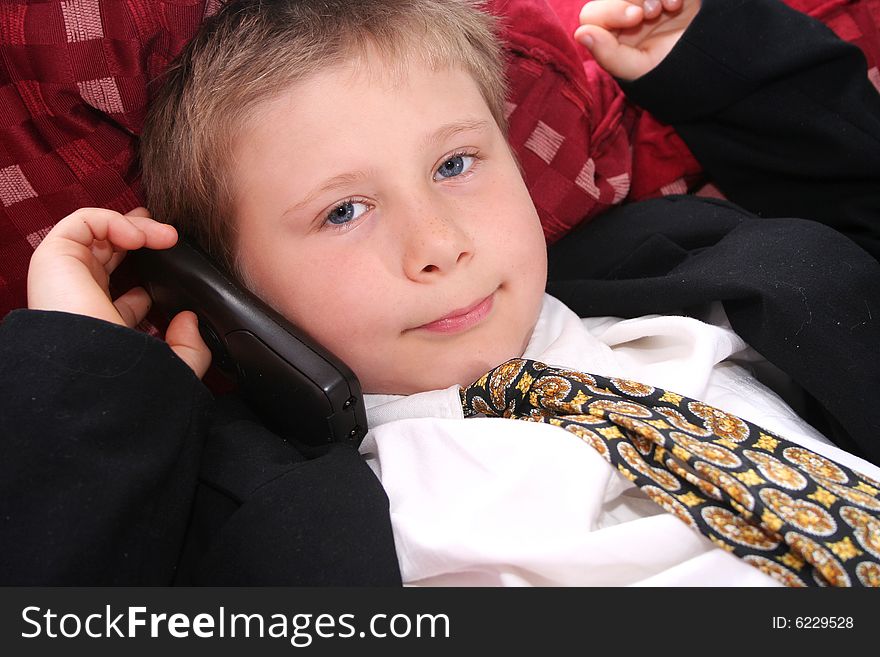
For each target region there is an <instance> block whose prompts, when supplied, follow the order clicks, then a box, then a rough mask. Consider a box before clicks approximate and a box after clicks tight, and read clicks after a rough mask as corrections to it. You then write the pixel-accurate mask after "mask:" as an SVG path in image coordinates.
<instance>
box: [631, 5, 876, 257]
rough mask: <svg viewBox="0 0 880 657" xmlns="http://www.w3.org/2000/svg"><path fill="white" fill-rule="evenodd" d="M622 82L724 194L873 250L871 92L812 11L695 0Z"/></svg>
mask: <svg viewBox="0 0 880 657" xmlns="http://www.w3.org/2000/svg"><path fill="white" fill-rule="evenodd" d="M622 86H623V88H624V89H625V91H626V93H627V95H628V96H629V97H630V99H632V100H633V101H634V102H636V103H638V104H639V105H641V106H643V107H644V108H646V109H647V110H648V111H650V112H652V113H653V114H654V115H656V116H657V117H658V118H660V119H661V120H662V121H665V122H668V123H671V124H673V125H674V126H675V128H676V130H677V131H678V133H679V134H680V135H681V136H682V137H683V138H684V140H685V142H686V143H687V144H688V146H689V147H690V149H691V150H692V152H693V153H694V155H695V156H696V157H697V159H698V160H699V161H700V163H701V164H702V165H703V167H704V168H705V169H706V171H707V172H708V174H709V176H710V178H711V179H712V180H713V181H715V182H716V184H717V185H718V187H719V188H720V189H721V191H723V192H724V193H725V195H726V196H727V197H728V198H730V199H731V200H733V201H734V202H736V203H738V204H740V205H742V206H744V207H746V208H748V209H749V210H751V211H752V212H755V213H757V214H759V215H761V216H772V217H781V216H786V217H801V218H806V219H814V220H817V221H821V222H823V223H825V224H828V225H829V226H832V227H833V228H836V229H837V230H839V231H841V232H842V233H844V234H846V235H848V236H849V237H851V238H852V239H854V240H855V241H856V242H858V243H859V244H860V245H861V246H862V247H863V248H865V249H866V250H867V251H869V252H870V253H872V254H873V255H874V256H875V257H877V258H880V95H878V93H877V90H876V89H875V88H874V87H873V85H872V84H871V82H870V81H869V79H868V76H867V71H866V66H865V59H864V56H863V54H862V52H861V51H860V50H859V49H858V48H857V47H855V46H853V45H850V44H848V43H846V42H844V41H841V40H840V39H838V38H837V37H836V36H835V35H834V33H833V32H831V30H829V29H828V28H826V27H825V26H824V25H822V24H821V23H820V22H818V21H817V20H815V19H812V18H809V17H807V16H805V15H803V14H801V13H799V12H797V11H795V10H793V9H790V8H788V7H786V6H785V5H784V4H783V3H781V2H778V1H776V0H703V4H702V8H701V10H700V12H699V14H698V15H697V17H696V18H695V20H694V22H693V23H692V24H691V26H690V27H689V28H688V30H687V31H686V32H685V34H684V35H683V36H682V39H681V40H680V41H679V43H678V44H676V46H675V48H674V49H673V50H672V52H671V53H670V54H669V55H668V56H667V57H666V59H665V60H664V61H663V62H662V63H661V64H660V65H659V66H658V67H657V68H655V69H654V70H653V71H651V72H650V73H648V74H646V75H645V76H643V77H642V78H639V79H638V80H636V81H634V82H630V83H622Z"/></svg>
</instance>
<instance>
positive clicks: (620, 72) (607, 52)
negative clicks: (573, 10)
mask: <svg viewBox="0 0 880 657" xmlns="http://www.w3.org/2000/svg"><path fill="white" fill-rule="evenodd" d="M575 38H576V39H577V40H578V41H579V42H580V43H582V44H583V45H584V46H586V47H587V48H589V50H590V53H591V54H592V55H593V57H594V58H595V60H596V61H597V62H598V63H599V65H600V66H601V67H602V68H604V69H605V70H606V71H608V72H609V73H610V74H611V75H613V76H614V77H616V78H620V79H623V80H635V79H636V78H638V77H640V76H641V75H642V74H643V73H644V71H645V70H647V69H646V67H647V68H650V66H649V65H648V64H647V63H646V59H647V55H645V53H643V52H642V51H640V50H638V49H637V48H631V47H629V46H624V45H621V44H620V42H619V41H618V40H617V37H616V36H614V35H613V34H611V32H609V31H608V30H604V29H602V28H601V27H597V26H595V25H582V26H581V27H579V28H578V29H577V31H576V32H575Z"/></svg>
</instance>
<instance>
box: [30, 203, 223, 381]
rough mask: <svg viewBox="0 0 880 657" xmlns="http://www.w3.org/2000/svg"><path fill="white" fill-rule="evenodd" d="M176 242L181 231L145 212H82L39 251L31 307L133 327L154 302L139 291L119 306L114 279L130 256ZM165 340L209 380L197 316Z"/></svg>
mask: <svg viewBox="0 0 880 657" xmlns="http://www.w3.org/2000/svg"><path fill="white" fill-rule="evenodd" d="M176 242H177V231H176V230H175V229H174V228H173V227H172V226H169V225H167V224H161V223H159V222H157V221H153V220H152V219H150V217H149V212H148V211H147V210H146V209H145V208H136V209H134V210H132V211H131V212H129V213H128V214H125V215H122V214H119V213H118V212H114V211H112V210H102V209H96V208H84V209H81V210H77V211H76V212H74V213H73V214H70V215H68V216H67V217H65V218H64V219H62V220H61V221H59V222H58V223H57V224H56V225H55V227H54V228H52V230H51V231H49V234H48V235H46V237H45V238H44V239H43V241H42V242H41V243H40V245H39V246H38V247H37V249H36V250H35V251H34V255H33V256H32V257H31V263H30V267H29V269H28V307H29V308H32V309H35V310H61V311H64V312H69V313H75V314H78V315H87V316H89V317H95V318H96V319H103V320H105V321H108V322H113V323H114V324H120V325H122V326H128V327H130V328H134V326H136V325H137V324H138V323H139V322H140V321H141V320H142V319H143V318H144V317H145V316H146V314H147V311H148V310H149V309H150V303H151V300H150V297H149V295H148V294H147V292H146V290H144V289H143V288H141V287H136V288H134V289H132V290H129V291H128V292H126V293H125V294H123V295H121V296H120V297H119V298H117V299H116V300H115V301H114V300H113V299H112V298H111V297H110V274H112V273H113V270H114V269H116V267H117V266H118V265H119V263H120V262H122V259H123V258H124V257H125V254H126V252H127V251H130V250H132V249H139V248H142V247H146V248H150V249H167V248H169V247H171V246H174V244H175V243H176ZM165 339H166V341H167V342H168V344H169V346H170V347H171V348H172V349H173V350H174V352H175V353H176V354H177V355H178V356H179V357H180V358H181V359H182V360H183V361H184V362H185V363H186V364H187V365H189V366H190V368H191V369H192V370H193V372H195V374H196V376H198V377H199V378H201V377H202V376H204V374H205V372H206V371H207V369H208V365H210V363H211V352H210V351H209V350H208V347H207V346H206V345H205V343H204V341H203V340H202V337H201V335H199V330H198V321H197V320H196V316H195V315H194V314H193V313H190V312H183V313H180V314H178V315H177V316H176V317H174V319H172V320H171V323H170V324H169V325H168V330H167V332H166V334H165Z"/></svg>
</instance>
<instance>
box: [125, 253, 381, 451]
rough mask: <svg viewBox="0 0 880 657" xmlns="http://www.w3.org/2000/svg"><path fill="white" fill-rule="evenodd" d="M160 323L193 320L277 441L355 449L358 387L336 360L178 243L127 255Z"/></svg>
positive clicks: (360, 431)
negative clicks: (187, 314)
mask: <svg viewBox="0 0 880 657" xmlns="http://www.w3.org/2000/svg"><path fill="white" fill-rule="evenodd" d="M129 257H130V258H131V259H132V260H133V261H134V265H135V268H136V271H137V272H138V274H139V275H140V278H141V280H142V282H143V285H144V287H145V288H146V289H147V291H148V292H149V294H150V296H151V297H152V298H153V302H154V304H155V305H156V306H157V307H158V308H159V310H160V311H162V312H163V313H164V314H165V315H166V316H168V317H169V318H170V317H173V316H174V315H175V314H176V313H178V312H180V311H181V310H192V311H193V312H195V313H196V315H198V318H199V330H200V332H201V334H202V337H203V338H204V339H205V342H206V343H207V344H208V346H209V347H210V348H211V353H212V354H213V362H214V364H215V365H217V366H218V367H220V369H222V370H224V371H225V372H227V373H228V374H230V375H231V376H232V377H233V378H234V379H235V381H236V383H237V387H238V390H239V391H240V392H241V394H242V396H243V397H244V398H245V399H246V400H247V401H248V402H249V403H250V404H251V405H252V406H253V407H254V408H255V409H256V410H257V411H258V413H259V414H260V415H261V417H262V419H263V420H264V421H265V422H266V423H267V425H268V426H270V427H271V428H273V429H275V430H277V431H279V433H281V434H282V435H285V436H291V437H295V438H296V439H297V440H299V441H301V442H304V443H308V444H312V445H321V444H326V443H331V442H344V443H349V444H352V445H355V446H357V445H359V444H360V442H361V440H362V439H363V437H364V434H366V431H367V419H366V411H365V409H364V403H363V398H362V395H361V388H360V383H359V382H358V380H357V378H356V377H355V375H354V373H353V372H352V371H351V369H349V368H348V366H346V365H345V363H343V362H342V361H341V360H339V359H338V358H336V357H335V356H334V355H333V354H331V353H329V352H328V351H327V350H326V349H324V348H323V347H321V346H320V345H319V344H317V343H316V342H315V341H314V340H312V339H311V338H310V337H309V336H307V335H305V334H304V333H303V332H302V331H300V330H299V329H297V328H296V327H295V326H293V325H292V324H291V323H290V322H289V321H287V320H286V319H285V318H284V317H282V316H281V315H280V314H279V313H277V312H275V311H274V310H272V309H271V308H269V307H268V306H267V305H266V304H265V303H264V302H263V301H262V300H260V299H259V298H258V297H256V296H255V295H254V294H252V293H250V292H249V291H247V290H245V289H244V288H243V287H242V286H241V285H239V284H238V283H236V282H235V281H234V279H233V278H232V277H231V276H229V275H228V274H226V273H225V272H224V271H222V270H221V269H220V268H219V267H218V266H217V265H216V264H215V263H214V262H212V261H211V260H210V258H208V257H207V256H206V255H205V254H204V253H203V252H202V251H201V250H200V249H199V248H197V247H196V246H194V245H192V244H191V243H189V242H187V241H186V240H184V239H181V240H180V241H179V242H178V243H177V245H175V246H174V247H172V248H170V249H166V250H157V251H153V250H150V249H141V250H139V251H135V252H132V253H130V254H129Z"/></svg>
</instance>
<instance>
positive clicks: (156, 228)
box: [126, 208, 177, 249]
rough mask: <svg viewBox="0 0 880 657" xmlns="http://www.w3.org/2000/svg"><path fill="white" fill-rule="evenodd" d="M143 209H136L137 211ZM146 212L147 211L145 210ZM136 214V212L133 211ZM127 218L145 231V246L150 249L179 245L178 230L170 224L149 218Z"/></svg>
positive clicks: (129, 216) (130, 216)
mask: <svg viewBox="0 0 880 657" xmlns="http://www.w3.org/2000/svg"><path fill="white" fill-rule="evenodd" d="M137 209H141V208H135V210H137ZM144 211H146V210H145V209H144ZM132 212H134V210H132ZM126 218H127V219H128V220H129V221H130V222H131V223H132V224H134V225H135V226H137V227H138V228H139V229H141V230H142V231H144V234H145V235H146V242H145V243H144V246H146V247H148V248H150V249H167V248H170V247H172V246H174V245H175V244H177V229H176V228H175V227H174V226H172V225H170V224H163V223H162V222H160V221H156V220H154V219H151V218H150V217H149V216H140V215H126Z"/></svg>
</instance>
